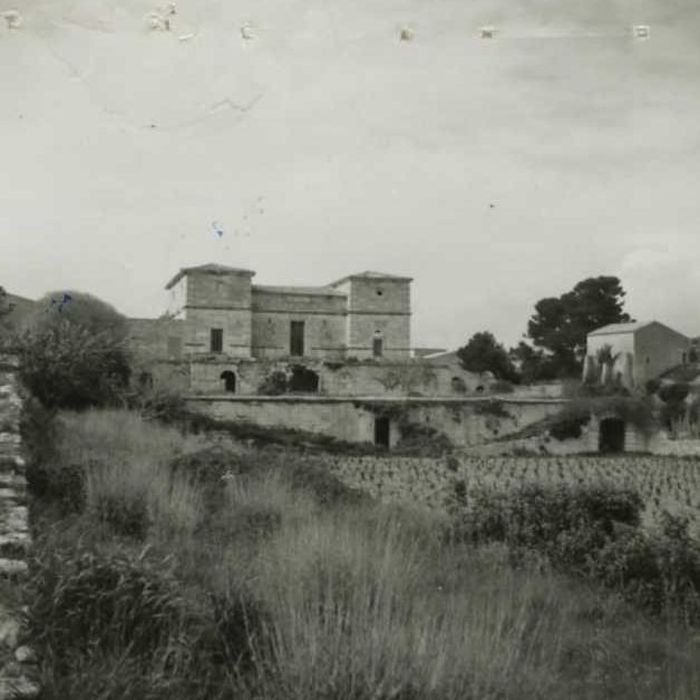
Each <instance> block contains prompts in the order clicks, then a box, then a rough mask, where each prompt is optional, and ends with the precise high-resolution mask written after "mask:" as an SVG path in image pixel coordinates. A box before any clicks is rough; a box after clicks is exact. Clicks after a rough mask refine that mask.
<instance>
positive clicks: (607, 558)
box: [453, 482, 700, 624]
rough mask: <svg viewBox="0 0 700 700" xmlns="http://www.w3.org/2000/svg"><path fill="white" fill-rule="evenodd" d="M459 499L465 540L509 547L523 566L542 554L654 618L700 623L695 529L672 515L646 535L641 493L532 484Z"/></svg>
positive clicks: (699, 557) (699, 572)
mask: <svg viewBox="0 0 700 700" xmlns="http://www.w3.org/2000/svg"><path fill="white" fill-rule="evenodd" d="M458 484H459V482H458ZM462 491H464V490H463V489H462ZM455 496H456V502H457V504H456V506H453V508H456V509H457V513H458V519H457V522H458V525H457V530H456V534H457V536H458V537H461V538H466V539H468V540H470V541H472V542H476V543H479V542H481V543H484V542H489V541H497V542H504V543H505V544H507V545H508V546H509V548H510V550H511V552H512V554H513V555H515V560H516V561H517V560H522V559H523V557H524V556H526V555H527V553H528V552H533V551H534V552H538V553H540V554H543V555H545V556H546V557H547V558H548V560H549V561H550V562H551V563H552V564H553V565H554V566H555V567H557V568H560V569H562V570H564V571H567V572H569V573H571V572H574V573H578V574H579V575H583V576H586V577H590V578H592V579H593V580H594V581H597V582H598V583H601V584H602V585H604V586H606V587H608V588H612V589H614V590H616V591H618V592H619V593H621V594H622V595H623V597H625V598H626V599H627V600H629V601H630V602H632V603H634V604H635V605H637V606H639V607H641V608H643V609H645V610H646V611H648V612H650V613H654V614H658V613H661V612H665V611H672V612H673V614H674V615H679V614H680V616H681V617H682V619H683V620H684V621H686V622H688V623H691V624H697V623H700V547H699V546H698V544H697V543H696V542H695V541H694V540H693V539H692V538H691V537H690V536H689V534H688V522H687V520H683V519H680V518H678V517H674V516H671V515H669V514H666V515H665V516H664V520H663V523H662V528H661V531H660V532H659V533H646V532H644V531H643V530H641V529H640V528H639V525H640V521H641V512H642V509H643V502H642V500H641V497H640V496H639V495H638V494H637V493H636V492H635V491H632V490H628V489H615V490H613V489H610V488H606V487H605V486H596V487H576V488H569V487H566V486H561V487H549V486H547V487H545V486H540V485H536V484H533V485H529V486H526V487H523V488H521V489H518V490H514V491H510V492H508V491H494V490H490V489H474V490H472V491H471V492H469V494H468V496H467V497H466V499H465V494H464V493H463V492H460V493H457V492H455ZM465 500H466V508H465V507H464V506H465ZM460 502H461V503H460Z"/></svg>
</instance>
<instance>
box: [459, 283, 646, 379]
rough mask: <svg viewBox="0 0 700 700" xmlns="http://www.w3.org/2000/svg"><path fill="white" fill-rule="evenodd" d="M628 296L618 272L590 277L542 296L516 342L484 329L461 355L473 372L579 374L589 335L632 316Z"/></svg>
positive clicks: (516, 375) (536, 375) (561, 376)
mask: <svg viewBox="0 0 700 700" xmlns="http://www.w3.org/2000/svg"><path fill="white" fill-rule="evenodd" d="M624 300H625V290H624V289H623V288H622V283H621V281H620V280H619V278H617V277H612V276H605V275H603V276H599V277H589V278H587V279H584V280H582V281H581V282H579V283H578V284H576V286H574V288H573V289H571V290H570V291H568V292H566V293H564V294H562V295H561V296H559V297H546V298H544V299H540V300H539V301H538V302H537V303H536V304H535V309H534V313H533V314H532V316H531V317H530V319H529V320H528V322H527V332H526V333H525V334H524V335H523V340H521V341H520V342H519V343H518V345H517V346H515V347H512V348H506V347H505V346H504V345H503V344H502V343H499V342H498V340H497V339H496V337H495V336H494V335H493V333H491V332H490V331H481V332H479V333H475V334H474V335H473V336H472V337H471V338H470V339H469V341H468V342H467V343H466V344H465V345H464V346H462V347H460V348H459V350H457V357H458V358H459V361H460V363H461V365H462V367H464V369H466V370H468V371H470V372H479V373H481V372H491V373H492V374H493V375H494V376H495V377H496V378H497V379H499V380H502V381H509V382H513V383H516V384H520V383H524V384H529V383H532V382H534V381H546V380H554V379H564V378H573V377H576V378H579V377H581V374H582V372H583V363H584V360H585V357H586V337H587V335H588V334H589V333H590V332H591V331H593V330H595V329H596V328H601V327H602V326H606V325H608V324H610V323H629V322H631V321H633V319H632V318H631V317H630V315H629V314H628V313H626V312H625V311H624Z"/></svg>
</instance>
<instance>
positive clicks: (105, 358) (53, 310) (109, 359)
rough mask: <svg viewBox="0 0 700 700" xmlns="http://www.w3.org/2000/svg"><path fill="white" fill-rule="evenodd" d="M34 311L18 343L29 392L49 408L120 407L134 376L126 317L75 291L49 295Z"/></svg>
mask: <svg viewBox="0 0 700 700" xmlns="http://www.w3.org/2000/svg"><path fill="white" fill-rule="evenodd" d="M35 309H36V310H35V312H34V313H33V314H32V315H31V316H30V317H28V319H27V321H26V324H25V329H24V331H23V332H22V333H21V334H19V336H18V338H17V344H18V355H19V358H20V376H21V379H22V381H23V383H24V384H25V386H26V387H27V388H28V389H29V390H30V391H31V392H32V393H33V394H34V395H35V396H36V397H37V398H38V399H39V400H40V401H41V402H42V403H43V404H44V405H45V406H47V407H50V408H71V409H83V408H86V407H88V406H106V405H117V404H119V403H120V402H121V400H122V398H123V396H124V393H125V391H126V389H127V387H128V384H129V377H130V373H131V370H130V357H129V352H128V349H127V346H126V342H125V339H126V336H127V322H126V319H125V318H124V316H122V315H121V314H119V313H118V312H117V311H116V310H115V309H114V308H113V307H111V306H110V305H109V304H106V303H105V302H103V301H101V300H100V299H97V298H96V297H93V296H91V295H89V294H83V293H80V292H73V291H71V292H66V293H64V292H60V293H59V292H55V293H53V294H47V295H46V296H44V297H43V298H42V299H40V300H39V301H37V302H36V305H35Z"/></svg>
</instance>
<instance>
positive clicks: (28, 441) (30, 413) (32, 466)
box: [20, 397, 85, 513]
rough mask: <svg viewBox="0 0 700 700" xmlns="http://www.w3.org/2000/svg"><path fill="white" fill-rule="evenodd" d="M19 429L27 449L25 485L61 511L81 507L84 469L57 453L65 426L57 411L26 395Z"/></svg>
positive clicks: (35, 494) (37, 496) (83, 498)
mask: <svg viewBox="0 0 700 700" xmlns="http://www.w3.org/2000/svg"><path fill="white" fill-rule="evenodd" d="M20 430H21V433H22V440H23V443H24V444H25V445H26V446H27V451H28V460H27V486H28V488H29V490H30V492H31V493H32V495H33V496H34V497H35V498H36V499H38V500H41V501H45V502H53V503H54V504H56V505H57V506H58V507H59V510H60V511H62V512H64V513H67V512H71V511H73V512H75V511H80V510H82V508H83V506H84V504H85V478H84V469H83V466H82V465H81V464H80V463H79V462H77V461H74V460H66V459H63V458H62V457H61V455H60V453H59V443H60V441H61V438H62V434H63V433H64V432H65V428H64V426H62V424H61V423H60V421H59V420H58V418H57V415H56V411H55V410H53V409H48V408H46V407H45V406H44V405H43V404H42V403H41V402H40V401H39V400H38V399H36V398H34V397H30V398H28V399H27V400H26V401H25V402H24V405H23V408H22V416H21V419H20Z"/></svg>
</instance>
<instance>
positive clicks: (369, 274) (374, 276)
mask: <svg viewBox="0 0 700 700" xmlns="http://www.w3.org/2000/svg"><path fill="white" fill-rule="evenodd" d="M355 279H365V280H391V281H393V282H413V278H412V277H400V276H398V275H389V274H387V273H386V272H373V271H372V270H365V271H364V272H356V273H355V274H353V275H346V276H345V277H342V278H341V279H339V280H336V281H335V282H331V284H330V286H331V287H335V286H336V285H338V284H342V283H343V282H347V281H348V280H355Z"/></svg>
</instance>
